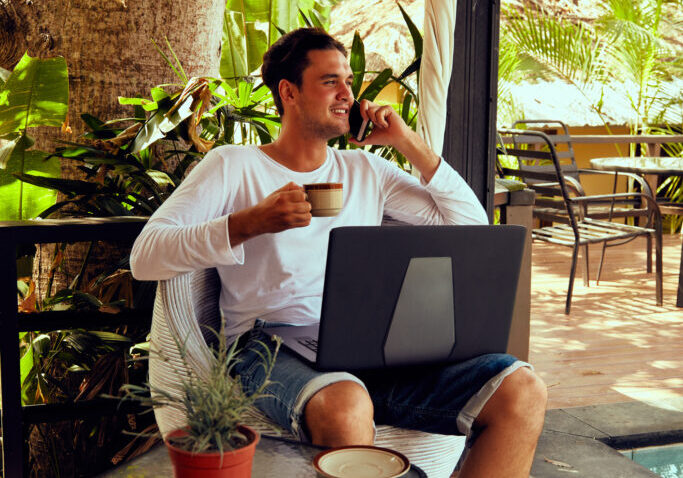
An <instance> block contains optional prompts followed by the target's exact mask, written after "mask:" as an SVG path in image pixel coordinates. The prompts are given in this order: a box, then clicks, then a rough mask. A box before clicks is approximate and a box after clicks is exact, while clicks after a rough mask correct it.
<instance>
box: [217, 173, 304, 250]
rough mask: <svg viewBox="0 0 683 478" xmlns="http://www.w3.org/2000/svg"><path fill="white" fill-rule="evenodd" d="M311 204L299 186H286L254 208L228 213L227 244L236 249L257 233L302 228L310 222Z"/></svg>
mask: <svg viewBox="0 0 683 478" xmlns="http://www.w3.org/2000/svg"><path fill="white" fill-rule="evenodd" d="M311 217H312V216H311V204H310V203H309V202H308V201H306V193H304V189H303V188H302V187H301V186H298V185H296V184H294V183H288V184H286V185H284V186H283V187H281V188H280V189H278V190H276V191H273V192H272V193H271V194H270V195H268V196H267V197H266V198H265V199H264V200H263V201H261V202H260V203H258V204H257V205H256V206H252V207H250V208H247V209H242V210H241V211H237V212H235V213H232V214H230V217H229V219H228V231H229V234H230V245H231V246H233V247H234V246H237V245H238V244H241V243H242V242H244V241H246V240H247V239H251V238H252V237H255V236H258V235H260V234H267V233H275V232H282V231H286V230H287V229H292V228H295V227H305V226H308V225H309V224H310V223H311Z"/></svg>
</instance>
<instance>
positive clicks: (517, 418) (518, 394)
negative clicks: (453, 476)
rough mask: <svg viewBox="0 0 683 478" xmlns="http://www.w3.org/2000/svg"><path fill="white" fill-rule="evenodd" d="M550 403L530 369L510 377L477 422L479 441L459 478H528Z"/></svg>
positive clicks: (476, 430) (524, 369)
mask: <svg viewBox="0 0 683 478" xmlns="http://www.w3.org/2000/svg"><path fill="white" fill-rule="evenodd" d="M546 401H547V390H546V386H545V384H544V383H543V382H542V381H541V379H540V378H538V377H537V376H536V375H535V374H534V373H533V372H532V371H531V370H529V369H528V368H520V369H517V370H516V371H515V372H513V373H511V374H510V375H509V376H507V377H506V378H505V379H504V380H503V382H502V383H501V385H500V387H499V388H498V390H496V392H495V393H494V394H493V396H492V397H491V398H490V399H489V400H488V401H487V402H486V405H485V406H484V408H483V409H482V410H481V412H480V413H479V415H478V416H477V418H476V419H475V421H474V427H473V431H474V433H477V438H476V440H475V441H474V444H473V446H472V448H471V449H470V451H469V453H468V454H467V457H466V459H465V462H464V464H463V466H462V468H461V470H460V474H459V475H458V478H470V477H498V476H500V477H506V478H515V477H528V476H529V471H530V470H531V462H532V461H533V457H534V451H535V450H536V443H537V442H538V437H539V436H540V434H541V430H542V428H543V420H544V416H545V406H546Z"/></svg>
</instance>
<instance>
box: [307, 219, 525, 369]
mask: <svg viewBox="0 0 683 478" xmlns="http://www.w3.org/2000/svg"><path fill="white" fill-rule="evenodd" d="M525 236H526V229H525V228H524V227H522V226H514V225H504V226H383V227H380V226H378V227H374V226H372V227H341V228H336V229H333V230H332V231H331V232H330V240H329V248H328V256H327V266H326V270H325V285H324V291H323V300H322V311H321V322H320V332H319V336H318V355H317V361H316V368H318V369H321V370H357V369H370V368H382V367H388V366H404V365H421V364H427V363H437V362H454V361H461V360H465V359H468V358H471V357H474V356H477V355H481V354H485V353H501V352H505V351H506V349H507V342H508V336H509V331H510V323H511V320H512V313H513V309H514V302H515V295H516V291H517V281H518V279H519V271H520V264H521V259H522V254H523V248H524V241H525Z"/></svg>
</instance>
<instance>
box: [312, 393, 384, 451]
mask: <svg viewBox="0 0 683 478" xmlns="http://www.w3.org/2000/svg"><path fill="white" fill-rule="evenodd" d="M304 417H305V423H306V427H307V428H308V433H309V435H310V437H311V441H312V442H313V443H314V444H316V445H323V446H330V447H332V446H346V445H372V443H373V439H374V434H375V430H374V426H373V421H372V417H373V407H372V400H371V399H370V395H368V392H367V391H366V390H365V389H364V388H363V387H362V386H360V385H359V384H358V383H356V382H350V381H343V382H336V383H333V384H332V385H328V386H327V387H325V388H323V389H322V390H320V391H319V392H317V393H316V394H315V395H313V397H311V399H310V400H309V401H308V403H307V404H306V407H305V409H304Z"/></svg>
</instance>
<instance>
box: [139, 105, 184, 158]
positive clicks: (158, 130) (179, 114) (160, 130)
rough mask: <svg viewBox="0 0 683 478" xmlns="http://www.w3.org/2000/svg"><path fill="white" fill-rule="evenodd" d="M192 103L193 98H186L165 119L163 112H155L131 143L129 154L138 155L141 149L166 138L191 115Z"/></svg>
mask: <svg viewBox="0 0 683 478" xmlns="http://www.w3.org/2000/svg"><path fill="white" fill-rule="evenodd" d="M192 101H193V98H192V97H191V96H188V98H187V99H186V100H185V101H184V102H183V103H182V104H181V105H180V107H179V108H178V109H176V110H175V111H174V112H173V113H171V115H170V116H169V117H167V116H166V115H165V114H164V112H163V111H161V110H157V112H156V113H155V114H154V115H153V116H152V117H151V118H150V119H149V120H148V121H147V122H146V123H145V124H144V125H143V126H142V128H141V129H140V132H139V133H138V135H137V137H136V138H135V141H134V142H133V147H132V149H131V152H132V153H138V152H140V151H142V150H143V149H146V148H148V147H149V146H151V145H152V144H153V143H155V142H156V141H158V140H160V139H161V138H163V137H164V136H166V134H167V133H168V132H169V131H171V130H172V129H174V128H175V127H176V126H178V125H179V124H180V123H182V122H183V121H185V120H186V119H187V118H189V117H190V115H191V114H192Z"/></svg>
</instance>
